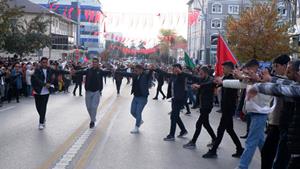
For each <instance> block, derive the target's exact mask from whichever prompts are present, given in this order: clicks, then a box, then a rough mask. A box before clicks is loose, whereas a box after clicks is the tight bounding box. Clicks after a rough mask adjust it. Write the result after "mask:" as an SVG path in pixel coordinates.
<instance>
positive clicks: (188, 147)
mask: <svg viewBox="0 0 300 169" xmlns="http://www.w3.org/2000/svg"><path fill="white" fill-rule="evenodd" d="M182 147H183V148H186V149H190V150H193V149H195V148H196V144H195V143H193V142H192V141H189V142H188V143H187V144H185V145H183V146H182Z"/></svg>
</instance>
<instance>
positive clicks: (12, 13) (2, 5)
mask: <svg viewBox="0 0 300 169" xmlns="http://www.w3.org/2000/svg"><path fill="white" fill-rule="evenodd" d="M7 2H8V0H0V50H1V49H2V48H3V45H4V40H5V39H6V35H8V33H9V32H10V31H11V29H10V28H11V22H13V21H14V20H15V19H17V18H19V17H21V16H22V14H23V12H22V9H21V8H10V7H9V6H8V3H7Z"/></svg>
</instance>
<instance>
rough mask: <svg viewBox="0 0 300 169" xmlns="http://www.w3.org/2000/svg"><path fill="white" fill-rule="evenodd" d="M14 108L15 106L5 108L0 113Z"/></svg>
mask: <svg viewBox="0 0 300 169" xmlns="http://www.w3.org/2000/svg"><path fill="white" fill-rule="evenodd" d="M14 108H16V106H10V107H7V108H5V109H0V112H2V111H7V110H10V109H14Z"/></svg>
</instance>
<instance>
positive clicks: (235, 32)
mask: <svg viewBox="0 0 300 169" xmlns="http://www.w3.org/2000/svg"><path fill="white" fill-rule="evenodd" d="M278 19H279V18H278V12H277V8H276V5H275V3H272V4H254V6H253V7H252V8H250V9H246V10H244V11H242V13H241V15H240V18H239V19H235V18H233V17H229V18H228V20H227V31H226V32H227V38H228V41H229V46H230V49H231V50H232V51H233V53H234V54H235V55H236V56H237V57H238V58H239V60H240V61H246V60H248V59H252V58H255V59H258V60H263V61H270V60H271V59H272V58H274V57H276V56H278V55H280V54H283V53H285V54H288V53H291V48H290V45H289V38H290V37H289V35H288V33H287V30H288V24H279V22H278Z"/></svg>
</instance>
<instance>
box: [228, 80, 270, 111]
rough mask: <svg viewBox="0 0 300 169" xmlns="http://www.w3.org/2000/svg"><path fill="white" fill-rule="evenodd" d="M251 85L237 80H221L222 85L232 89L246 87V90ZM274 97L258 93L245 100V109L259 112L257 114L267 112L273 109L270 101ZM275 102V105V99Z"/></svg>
mask: <svg viewBox="0 0 300 169" xmlns="http://www.w3.org/2000/svg"><path fill="white" fill-rule="evenodd" d="M252 86H253V85H247V84H246V83H243V82H240V81H239V80H223V87H227V88H234V89H246V91H247V92H248V91H249V90H250V89H251V88H252ZM273 99H274V97H273V96H268V95H264V94H261V93H258V94H257V95H256V96H255V97H253V98H252V99H250V100H246V102H245V109H246V111H247V112H252V113H259V114H269V113H270V112H272V111H273V110H274V107H275V106H273V107H271V106H270V104H271V101H272V100H273ZM274 101H275V104H274V105H276V100H274Z"/></svg>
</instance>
